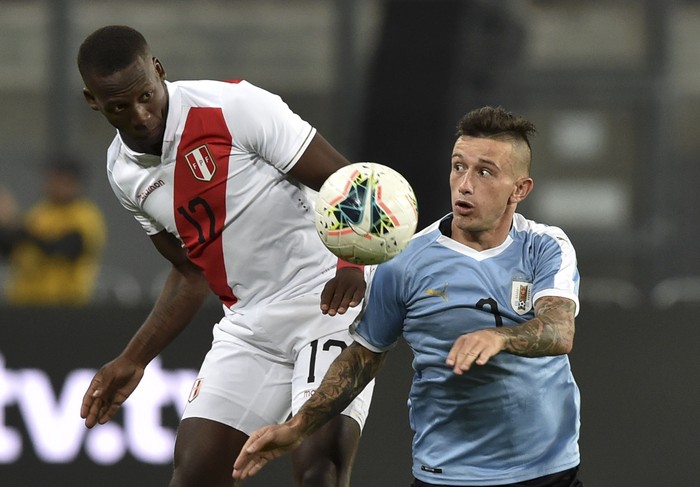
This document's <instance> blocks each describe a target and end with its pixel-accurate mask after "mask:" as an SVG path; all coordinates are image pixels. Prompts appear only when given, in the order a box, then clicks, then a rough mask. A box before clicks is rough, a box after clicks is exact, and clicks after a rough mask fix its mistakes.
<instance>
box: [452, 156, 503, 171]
mask: <svg viewBox="0 0 700 487" xmlns="http://www.w3.org/2000/svg"><path fill="white" fill-rule="evenodd" d="M455 158H457V159H459V160H460V161H464V157H463V156H462V154H457V153H454V154H452V159H455ZM477 162H478V163H479V164H486V165H488V166H493V167H495V168H498V167H499V166H498V164H496V163H495V162H493V161H491V160H489V159H484V158H481V157H480V158H479V159H477Z"/></svg>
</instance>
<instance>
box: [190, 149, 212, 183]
mask: <svg viewBox="0 0 700 487" xmlns="http://www.w3.org/2000/svg"><path fill="white" fill-rule="evenodd" d="M185 160H186V161H187V165H188V166H190V170H191V171H192V174H193V175H194V177H195V178H197V179H199V180H200V181H211V179H212V178H213V177H214V173H215V172H216V161H214V157H213V156H212V155H211V152H209V148H208V147H207V145H206V144H204V145H200V146H199V147H197V148H196V149H194V150H193V151H190V152H188V153H187V154H185Z"/></svg>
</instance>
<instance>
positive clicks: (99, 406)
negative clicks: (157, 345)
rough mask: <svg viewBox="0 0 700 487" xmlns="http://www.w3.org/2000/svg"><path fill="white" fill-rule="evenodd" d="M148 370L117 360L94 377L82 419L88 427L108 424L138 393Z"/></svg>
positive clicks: (123, 359)
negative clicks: (135, 390) (128, 400)
mask: <svg viewBox="0 0 700 487" xmlns="http://www.w3.org/2000/svg"><path fill="white" fill-rule="evenodd" d="M143 372H144V368H143V367H142V366H140V365H138V364H136V363H134V362H131V361H130V360H128V359H126V358H123V357H117V358H116V359H114V360H112V361H111V362H109V363H108V364H106V365H104V366H103V367H102V368H101V369H100V370H99V371H98V372H97V374H95V377H93V379H92V381H91V382H90V386H89V387H88V390H87V392H86V393H85V395H84V396H83V404H82V407H81V408H80V417H81V418H83V419H85V426H87V427H88V428H92V427H93V426H95V425H96V424H105V423H106V422H107V421H109V420H110V419H112V417H113V416H114V415H115V414H116V412H117V410H118V409H119V407H120V406H121V405H122V403H123V402H124V401H126V399H127V398H128V397H129V396H130V395H131V393H132V392H134V389H136V386H137V385H138V383H139V382H140V381H141V378H142V377H143Z"/></svg>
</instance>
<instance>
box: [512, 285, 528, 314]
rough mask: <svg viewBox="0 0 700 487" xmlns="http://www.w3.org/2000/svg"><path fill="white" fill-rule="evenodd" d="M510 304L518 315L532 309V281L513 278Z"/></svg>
mask: <svg viewBox="0 0 700 487" xmlns="http://www.w3.org/2000/svg"><path fill="white" fill-rule="evenodd" d="M510 305H511V306H512V307H513V310H514V311H515V312H516V313H518V314H519V315H524V314H525V313H527V312H528V311H530V310H531V309H532V283H531V282H526V281H519V280H517V278H515V279H513V284H512V287H511V293H510Z"/></svg>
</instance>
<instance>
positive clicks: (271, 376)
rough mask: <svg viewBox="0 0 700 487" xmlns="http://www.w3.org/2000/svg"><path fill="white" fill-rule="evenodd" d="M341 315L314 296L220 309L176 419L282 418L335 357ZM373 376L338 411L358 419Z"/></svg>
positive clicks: (256, 424) (236, 423) (238, 422)
mask: <svg viewBox="0 0 700 487" xmlns="http://www.w3.org/2000/svg"><path fill="white" fill-rule="evenodd" d="M359 308H360V307H359V306H358V307H356V308H352V309H350V310H348V312H347V313H345V314H344V315H336V316H332V317H331V316H328V315H324V314H322V313H321V311H320V296H319V295H318V294H313V295H307V296H303V297H301V298H297V299H294V300H290V301H284V302H279V303H272V304H268V305H265V306H264V307H259V308H258V309H256V310H252V311H251V310H247V311H246V313H245V314H240V313H232V314H228V315H227V316H226V317H225V318H224V319H223V320H221V321H220V322H219V323H217V324H216V325H215V326H214V332H213V334H214V339H213V342H212V348H211V350H209V352H208V353H207V356H206V357H205V358H204V362H203V364H202V367H201V369H200V371H199V374H198V376H197V380H196V381H195V383H194V385H193V387H192V391H191V393H190V396H189V398H188V402H187V404H186V406H185V410H184V413H183V416H182V419H185V418H191V417H196V418H206V419H210V420H213V421H217V422H220V423H224V424H227V425H229V426H231V427H232V428H235V429H237V430H239V431H242V432H244V433H246V434H251V433H252V432H253V431H255V430H256V429H258V428H261V427H262V426H265V425H268V424H277V423H281V422H283V421H285V420H286V419H287V418H288V417H289V414H290V413H296V412H297V411H298V410H299V409H300V408H301V406H302V404H304V402H306V400H307V399H308V398H309V397H311V395H312V394H313V393H314V391H315V390H316V388H317V387H318V386H319V385H320V383H321V381H322V380H323V376H324V375H325V373H326V371H327V370H328V367H329V366H330V364H331V362H333V360H334V359H335V357H337V356H338V354H340V352H341V351H342V350H343V349H344V348H345V347H346V346H348V345H350V344H351V343H352V341H353V340H352V338H351V337H350V334H349V333H348V326H349V325H350V323H351V322H352V320H353V319H354V318H355V317H356V316H357V314H358V312H359ZM373 390H374V381H372V382H371V383H370V384H368V385H367V387H366V388H365V390H364V391H363V392H362V393H361V394H360V395H359V396H357V397H356V398H355V400H354V401H353V402H352V403H351V404H350V405H349V406H348V407H347V408H346V409H345V410H344V411H343V412H342V414H344V415H346V416H349V417H351V418H353V419H355V421H357V423H358V424H359V425H360V429H362V428H363V427H364V424H365V420H366V419H367V415H368V414H369V405H370V402H371V399H372V392H373Z"/></svg>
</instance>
